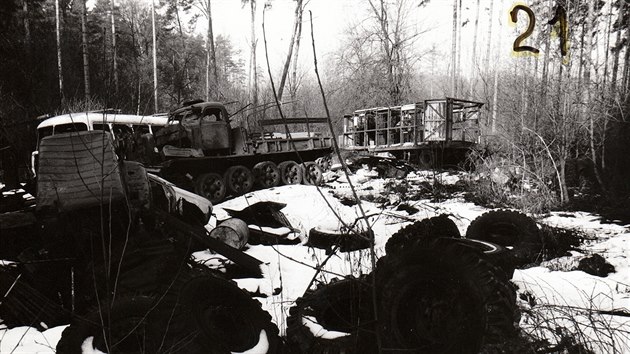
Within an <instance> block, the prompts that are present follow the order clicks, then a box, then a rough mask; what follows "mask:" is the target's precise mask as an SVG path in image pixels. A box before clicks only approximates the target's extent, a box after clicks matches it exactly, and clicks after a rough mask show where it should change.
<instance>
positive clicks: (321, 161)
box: [315, 157, 330, 171]
mask: <svg viewBox="0 0 630 354" xmlns="http://www.w3.org/2000/svg"><path fill="white" fill-rule="evenodd" d="M315 163H316V164H318V165H319V167H320V168H321V169H322V171H328V169H329V168H330V160H328V159H327V158H325V157H318V158H317V159H316V160H315Z"/></svg>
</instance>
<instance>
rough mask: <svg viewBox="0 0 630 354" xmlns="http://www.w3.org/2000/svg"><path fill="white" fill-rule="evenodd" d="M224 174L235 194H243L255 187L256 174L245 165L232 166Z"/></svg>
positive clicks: (228, 187)
mask: <svg viewBox="0 0 630 354" xmlns="http://www.w3.org/2000/svg"><path fill="white" fill-rule="evenodd" d="M224 176H225V184H226V185H227V189H228V191H230V193H232V194H234V195H243V194H245V193H248V192H249V191H251V190H252V188H253V187H254V175H253V174H252V171H250V170H249V169H248V168H247V167H245V166H242V165H238V166H232V167H230V168H228V169H227V170H226V171H225V174H224Z"/></svg>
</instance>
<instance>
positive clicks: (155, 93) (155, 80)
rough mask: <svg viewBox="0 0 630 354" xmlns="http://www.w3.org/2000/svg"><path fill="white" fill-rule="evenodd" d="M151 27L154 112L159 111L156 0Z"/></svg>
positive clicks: (152, 8) (152, 0)
mask: <svg viewBox="0 0 630 354" xmlns="http://www.w3.org/2000/svg"><path fill="white" fill-rule="evenodd" d="M151 28H152V32H153V112H154V113H157V112H158V78H157V39H156V37H155V1H154V0H151Z"/></svg>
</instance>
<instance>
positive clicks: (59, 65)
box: [55, 0, 64, 103]
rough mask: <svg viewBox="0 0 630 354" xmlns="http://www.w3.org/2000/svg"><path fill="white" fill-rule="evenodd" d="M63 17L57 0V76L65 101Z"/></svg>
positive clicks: (62, 98) (60, 95)
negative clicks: (62, 45) (62, 43)
mask: <svg viewBox="0 0 630 354" xmlns="http://www.w3.org/2000/svg"><path fill="white" fill-rule="evenodd" d="M61 31H62V24H61V16H60V15H59V0H55V38H56V39H57V75H58V76H59V97H61V101H62V103H63V101H64V95H63V64H62V62H61Z"/></svg>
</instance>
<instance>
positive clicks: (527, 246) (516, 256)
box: [466, 210, 544, 266]
mask: <svg viewBox="0 0 630 354" xmlns="http://www.w3.org/2000/svg"><path fill="white" fill-rule="evenodd" d="M466 238H470V239H476V240H481V241H488V242H492V243H496V244H498V245H501V246H503V247H506V248H508V249H510V250H511V252H510V253H511V254H512V257H513V260H514V262H515V264H516V265H517V266H519V265H525V264H528V263H532V262H536V261H540V260H541V259H540V258H541V254H542V250H543V246H544V245H543V240H542V237H541V235H540V231H539V229H538V226H537V225H536V222H535V221H534V220H533V219H532V218H530V217H528V216H527V215H524V214H522V213H519V212H516V211H511V210H493V211H489V212H487V213H485V214H483V215H481V216H479V217H478V218H476V219H475V220H473V221H472V222H471V223H470V226H468V230H466Z"/></svg>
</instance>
